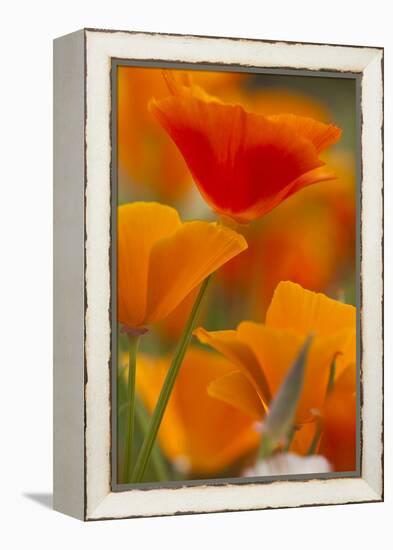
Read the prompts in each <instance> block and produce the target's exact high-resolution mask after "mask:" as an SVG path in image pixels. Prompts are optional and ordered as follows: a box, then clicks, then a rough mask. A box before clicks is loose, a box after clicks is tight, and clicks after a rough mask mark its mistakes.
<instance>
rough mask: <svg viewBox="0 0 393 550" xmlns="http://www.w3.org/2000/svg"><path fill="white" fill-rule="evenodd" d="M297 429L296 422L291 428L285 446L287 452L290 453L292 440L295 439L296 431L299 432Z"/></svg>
mask: <svg viewBox="0 0 393 550" xmlns="http://www.w3.org/2000/svg"><path fill="white" fill-rule="evenodd" d="M297 430H298V427H297V426H296V424H294V425H293V426H292V428H291V429H290V430H289V433H288V437H287V441H286V444H285V447H284V451H285V452H286V453H289V449H290V448H291V445H292V441H293V438H294V437H295V433H296V432H297Z"/></svg>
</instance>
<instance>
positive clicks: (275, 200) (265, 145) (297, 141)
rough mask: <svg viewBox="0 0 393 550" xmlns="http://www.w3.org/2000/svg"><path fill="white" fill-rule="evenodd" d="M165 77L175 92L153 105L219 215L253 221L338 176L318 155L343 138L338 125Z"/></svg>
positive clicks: (245, 221) (202, 191)
mask: <svg viewBox="0 0 393 550" xmlns="http://www.w3.org/2000/svg"><path fill="white" fill-rule="evenodd" d="M165 76H166V78H167V80H168V81H169V85H168V88H169V90H170V92H171V95H170V96H169V97H167V98H165V99H161V100H152V101H151V103H150V109H151V111H152V113H153V114H154V116H155V117H156V118H157V120H158V121H159V123H160V124H161V125H162V127H163V128H164V129H165V130H166V131H167V133H168V134H169V135H170V136H171V138H172V139H173V141H174V142H175V144H176V145H177V147H178V148H179V150H180V152H181V153H182V155H183V157H184V159H185V161H186V163H187V165H188V168H189V169H190V171H191V173H192V175H193V178H194V180H195V183H196V184H197V186H198V188H199V191H200V192H201V194H202V196H203V197H204V198H205V200H206V202H207V203H208V204H209V205H210V206H211V208H212V209H213V210H214V211H216V212H217V213H219V214H222V215H226V216H230V217H231V218H233V219H234V220H236V221H238V222H240V223H248V222H250V221H252V220H254V219H256V218H259V217H261V216H263V215H264V214H266V213H267V212H269V211H270V210H272V209H273V208H274V207H275V206H277V205H278V204H280V203H281V202H282V201H283V200H285V199H286V198H288V197H289V196H290V195H292V194H293V193H295V192H296V191H299V190H300V189H302V188H303V187H306V186H307V185H311V184H312V183H316V182H319V181H324V180H328V179H332V178H333V177H334V175H333V174H332V173H330V172H327V171H325V170H321V167H322V166H323V165H324V162H323V161H322V160H321V159H320V158H319V154H320V153H321V152H322V151H323V150H324V149H326V148H327V147H329V146H330V145H332V144H333V143H335V142H337V141H338V139H339V138H340V135H341V130H340V129H339V128H337V127H336V126H333V125H332V124H324V123H322V122H318V121H316V120H314V119H311V118H307V117H299V116H296V115H292V114H287V115H274V116H263V115H260V114H257V113H251V112H247V111H246V110H245V109H244V108H243V107H242V106H241V105H231V104H226V103H223V102H221V101H220V100H218V99H216V98H213V97H212V96H209V95H208V94H207V93H206V92H204V90H203V89H202V88H200V87H198V86H195V85H192V83H190V82H184V81H183V82H177V81H176V80H175V79H174V78H173V77H171V75H170V74H169V73H167V74H166V75H165Z"/></svg>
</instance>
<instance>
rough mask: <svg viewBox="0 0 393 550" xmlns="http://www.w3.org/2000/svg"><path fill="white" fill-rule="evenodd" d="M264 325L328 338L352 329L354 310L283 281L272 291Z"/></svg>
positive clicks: (354, 321) (354, 316)
mask: <svg viewBox="0 0 393 550" xmlns="http://www.w3.org/2000/svg"><path fill="white" fill-rule="evenodd" d="M266 324H267V325H269V326H271V327H277V328H280V329H292V330H295V331H297V332H300V333H303V334H308V333H310V332H315V333H316V334H317V335H318V334H320V335H328V334H331V333H334V332H337V331H338V330H340V329H342V328H353V327H354V326H356V308H355V307H353V306H350V305H348V304H343V303H341V302H338V301H336V300H332V299H331V298H328V297H327V296H325V295H324V294H320V293H316V292H312V291H310V290H305V289H304V288H302V287H301V286H300V285H298V284H296V283H292V282H290V281H284V282H281V283H279V284H278V286H277V288H276V290H275V291H274V294H273V298H272V301H271V303H270V306H269V309H268V311H267V314H266Z"/></svg>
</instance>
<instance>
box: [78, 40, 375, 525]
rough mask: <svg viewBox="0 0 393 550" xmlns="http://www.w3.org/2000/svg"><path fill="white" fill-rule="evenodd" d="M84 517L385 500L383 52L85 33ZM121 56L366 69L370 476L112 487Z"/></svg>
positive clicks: (366, 438)
mask: <svg viewBox="0 0 393 550" xmlns="http://www.w3.org/2000/svg"><path fill="white" fill-rule="evenodd" d="M86 38H87V134H86V139H87V188H86V208H87V211H86V231H87V242H86V285H87V306H88V307H87V313H86V359H87V374H88V383H87V386H86V460H87V463H86V473H87V478H86V490H87V519H98V518H105V517H113V518H120V517H127V516H133V515H137V516H149V515H157V514H174V513H176V512H190V511H192V512H207V511H217V510H226V509H237V510H244V509H254V508H255V509H257V508H258V509H259V508H267V507H282V506H299V505H306V504H332V503H344V502H348V501H352V502H358V501H370V500H379V499H380V498H381V494H382V466H381V454H382V442H381V422H382V416H381V415H382V407H381V403H382V393H381V387H382V327H381V319H382V317H381V299H382V280H381V273H382V261H381V246H380V240H381V234H382V229H381V227H382V201H381V190H382V168H381V166H382V162H381V160H382V157H381V155H382V143H381V124H382V84H381V78H382V76H381V57H382V53H381V50H379V49H373V48H353V47H341V46H340V47H339V46H319V45H303V44H286V43H275V44H273V43H267V42H258V41H247V40H231V39H218V40H217V39H211V38H195V37H194V38H193V37H181V36H163V35H147V34H142V33H137V34H128V33H124V32H113V33H112V32H100V31H87V32H86ZM111 57H116V58H124V59H129V58H130V59H157V60H158V59H165V60H168V61H170V60H172V61H179V60H181V61H186V62H196V63H197V62H203V61H208V62H211V63H215V62H216V63H227V64H240V65H248V66H251V65H252V66H257V67H286V68H309V69H314V70H318V69H328V70H334V71H352V72H363V87H362V109H363V135H362V154H363V162H364V174H363V175H364V177H363V188H362V189H363V204H364V205H365V207H364V210H363V219H362V222H363V231H362V239H363V266H362V276H363V298H364V318H365V323H364V332H363V347H364V360H363V376H364V407H363V443H364V448H363V476H362V478H359V479H328V480H312V481H303V482H299V481H285V482H283V481H280V482H274V483H269V484H251V485H250V484H247V485H228V486H225V487H205V486H197V487H188V488H181V489H176V490H171V489H154V490H143V491H142V490H130V491H125V492H120V493H113V492H111V490H110V462H109V453H110V410H109V389H110V371H109V361H110V317H109V306H110V287H109V283H110V277H109V229H110V228H109V220H110V129H109V115H110V62H111Z"/></svg>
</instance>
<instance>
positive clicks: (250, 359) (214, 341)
mask: <svg viewBox="0 0 393 550" xmlns="http://www.w3.org/2000/svg"><path fill="white" fill-rule="evenodd" d="M194 334H195V336H196V337H197V338H198V340H199V341H200V342H201V343H203V344H208V345H209V346H211V347H212V348H213V349H215V350H216V351H218V352H219V353H222V354H223V355H224V356H225V357H227V358H228V359H229V360H230V361H232V362H233V363H234V364H235V365H236V366H237V367H239V368H240V369H241V370H242V372H243V373H244V375H245V376H246V377H247V378H248V380H249V381H250V382H251V384H253V385H254V387H255V391H256V392H257V393H258V394H259V396H260V398H261V399H262V401H263V402H264V404H265V406H267V404H268V403H269V401H270V397H271V394H270V388H269V385H268V382H267V380H266V377H265V374H264V372H263V370H262V369H261V366H260V363H259V362H258V360H257V357H256V356H255V355H254V353H253V351H252V350H251V349H250V348H249V346H247V345H246V344H245V343H244V342H242V341H241V340H240V339H239V338H238V335H237V332H236V331H235V330H219V331H207V330H205V329H204V328H202V327H198V328H197V329H196V330H195V331H194Z"/></svg>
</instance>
